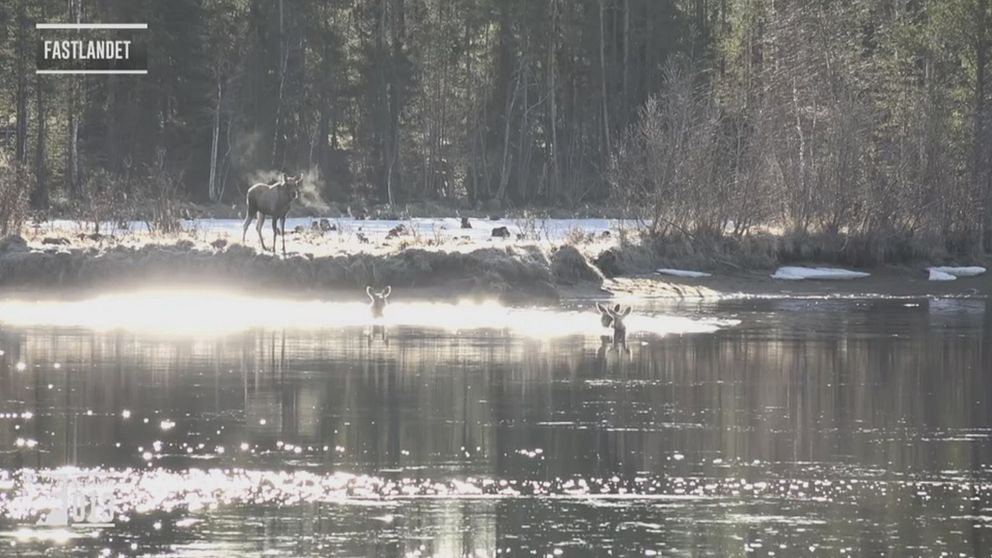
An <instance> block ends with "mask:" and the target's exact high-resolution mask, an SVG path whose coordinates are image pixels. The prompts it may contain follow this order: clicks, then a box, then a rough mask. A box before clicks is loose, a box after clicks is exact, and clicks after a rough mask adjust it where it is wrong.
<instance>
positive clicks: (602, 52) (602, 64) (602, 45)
mask: <svg viewBox="0 0 992 558" xmlns="http://www.w3.org/2000/svg"><path fill="white" fill-rule="evenodd" d="M605 19H606V0H599V73H600V76H601V78H602V80H601V82H602V83H601V85H602V93H603V147H604V148H605V153H603V157H604V160H606V158H608V157H609V156H610V153H612V152H613V147H612V146H611V145H610V102H609V96H608V94H607V83H606V82H607V75H606V24H605V21H604V20H605Z"/></svg>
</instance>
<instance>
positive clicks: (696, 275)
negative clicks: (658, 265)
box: [655, 268, 711, 279]
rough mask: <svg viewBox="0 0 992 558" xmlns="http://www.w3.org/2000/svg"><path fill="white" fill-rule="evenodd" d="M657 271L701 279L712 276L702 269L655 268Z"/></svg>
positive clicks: (662, 273)
mask: <svg viewBox="0 0 992 558" xmlns="http://www.w3.org/2000/svg"><path fill="white" fill-rule="evenodd" d="M655 273H659V274H661V275H671V276H673V277H686V278H689V279H699V278H701V277H710V276H711V274H709V273H704V272H702V271H688V270H685V269H667V268H662V269H657V270H655Z"/></svg>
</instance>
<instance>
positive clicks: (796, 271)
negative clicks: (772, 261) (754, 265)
mask: <svg viewBox="0 0 992 558" xmlns="http://www.w3.org/2000/svg"><path fill="white" fill-rule="evenodd" d="M870 275H871V274H870V273H864V272H861V271H849V270H847V269H840V268H834V267H795V266H785V267H780V268H778V270H777V271H775V273H774V274H772V279H786V280H789V281H799V280H802V279H820V280H822V279H832V280H839V279H862V278H864V277H868V276H870Z"/></svg>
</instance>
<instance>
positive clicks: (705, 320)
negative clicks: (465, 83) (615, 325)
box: [0, 295, 992, 556]
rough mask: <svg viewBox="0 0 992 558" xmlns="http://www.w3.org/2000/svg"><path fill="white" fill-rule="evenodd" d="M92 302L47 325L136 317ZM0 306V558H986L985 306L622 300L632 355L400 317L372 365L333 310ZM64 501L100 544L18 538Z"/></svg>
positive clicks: (590, 332) (590, 336) (503, 316)
mask: <svg viewBox="0 0 992 558" xmlns="http://www.w3.org/2000/svg"><path fill="white" fill-rule="evenodd" d="M146 299H147V298H146ZM105 300H110V301H112V304H111V303H106V304H111V305H110V306H102V307H101V306H99V305H97V306H93V304H95V303H94V302H93V300H85V301H79V302H78V304H84V305H86V304H89V305H90V306H83V307H81V308H83V309H84V310H85V311H79V312H77V311H72V312H68V315H72V314H74V313H78V314H81V315H93V314H107V315H109V314H110V313H111V312H109V309H111V308H114V307H115V306H114V305H117V306H118V307H119V306H120V305H124V306H128V305H130V306H131V307H132V308H134V310H135V312H134V313H135V314H142V313H148V312H152V311H153V310H154V308H152V307H148V308H143V307H139V306H135V305H136V304H138V302H137V300H136V299H127V298H126V297H122V296H121V295H117V296H116V297H108V299H105ZM197 302H199V303H200V304H206V299H202V300H200V299H198V300H197ZM170 303H172V304H177V303H178V301H175V300H172V301H170ZM11 304H14V303H13V302H11V301H8V302H6V303H4V305H0V316H2V318H0V319H2V320H3V323H0V350H2V351H3V354H2V355H0V549H3V548H11V549H15V548H16V550H17V552H18V553H20V555H22V556H33V555H43V554H44V553H45V552H46V549H48V548H49V547H51V546H52V545H56V546H55V548H57V549H59V552H63V553H65V554H66V555H81V556H89V555H93V554H97V553H99V552H100V551H101V550H102V549H110V550H111V551H112V552H113V553H114V554H115V555H116V554H117V553H121V554H124V555H174V554H179V553H190V554H197V553H198V554H200V555H204V556H215V555H221V554H224V553H227V554H236V555H241V554H256V555H257V554H266V555H275V556H281V555H284V556H298V555H341V554H347V555H386V556H406V555H418V553H419V555H423V556H428V555H435V556H442V555H458V556H460V555H486V556H488V555H496V554H506V555H530V554H531V553H532V552H533V553H534V554H535V555H539V556H545V555H549V554H550V555H552V556H555V555H564V556H573V555H597V554H601V553H602V552H603V549H605V548H610V549H612V550H613V553H614V555H652V553H657V554H658V555H682V554H690V555H696V554H715V555H754V556H796V555H831V556H833V555H853V556H857V555H868V554H878V553H879V552H882V553H885V552H886V549H888V548H890V547H891V548H893V549H895V554H896V555H901V554H912V555H940V554H941V553H944V552H947V553H949V555H952V556H959V555H965V556H984V555H988V553H989V552H990V550H992V533H990V532H989V529H990V528H992V512H990V510H992V465H990V464H992V444H990V442H992V420H990V419H992V416H990V415H992V404H990V402H992V397H990V396H992V380H990V379H989V378H988V374H987V371H988V370H992V351H990V350H989V347H990V346H992V316H990V313H989V312H988V302H987V301H986V300H983V299H933V300H928V299H899V300H883V299H877V300H864V299H844V300H829V299H824V300H819V299H805V300H736V301H729V300H728V301H721V302H716V303H712V304H700V305H695V304H694V305H681V306H665V305H658V306H656V307H653V308H652V307H643V306H642V307H637V308H636V309H635V314H634V316H639V317H641V319H642V320H643V321H640V322H632V327H633V329H634V331H632V332H631V333H630V334H629V335H631V337H632V338H633V339H634V342H632V343H630V349H631V351H630V354H629V355H626V354H624V353H623V352H622V351H615V350H612V349H611V348H610V347H608V346H603V345H602V344H601V343H600V340H599V339H598V334H599V333H601V332H602V331H601V330H599V329H598V326H596V324H598V316H597V315H596V314H595V312H594V311H593V310H591V309H590V308H588V307H586V306H584V305H580V306H576V307H574V308H570V309H567V310H556V309H530V310H526V309H505V308H502V307H498V306H495V305H493V306H492V307H486V306H484V305H483V308H488V310H486V312H488V311H492V312H493V314H492V316H491V317H489V318H485V316H486V313H485V312H480V311H478V310H479V309H478V308H474V307H471V306H466V309H462V308H461V306H460V305H424V306H418V305H414V304H411V305H402V304H397V305H393V306H390V307H389V312H390V313H391V315H392V319H393V321H392V322H391V323H388V324H387V329H389V332H390V336H389V344H388V345H386V344H385V343H384V342H383V341H382V340H381V339H379V338H374V339H373V340H372V342H371V344H370V343H369V339H368V336H367V333H368V329H369V328H368V327H367V321H362V320H360V319H359V313H360V312H361V311H363V310H364V311H365V312H367V308H365V307H364V306H363V305H362V304H361V303H357V302H356V303H347V304H345V303H325V304H327V306H320V305H317V306H315V307H314V309H313V310H312V315H311V314H308V313H307V312H308V311H307V310H306V309H305V308H306V307H307V304H306V303H303V302H299V303H298V304H300V306H299V307H291V308H290V310H289V311H288V312H287V314H288V315H295V316H298V318H297V319H298V320H300V321H301V322H302V324H300V323H297V324H296V325H287V324H286V323H283V322H277V323H276V324H275V325H269V326H265V324H262V323H259V322H250V327H236V328H230V329H224V328H222V329H221V330H220V332H215V333H214V334H212V335H206V333H205V332H206V330H207V329H209V328H206V327H204V328H203V329H204V333H203V334H194V335H188V334H187V335H175V334H174V333H170V331H169V329H168V328H164V329H161V328H160V329H155V328H142V327H137V326H140V323H134V322H131V323H120V322H114V321H113V320H109V319H105V323H104V324H103V326H102V327H96V325H95V324H94V323H92V322H91V323H84V322H83V321H81V320H75V319H73V320H66V321H62V322H54V323H55V324H57V325H53V323H51V322H46V320H48V319H54V318H56V317H58V315H59V314H58V313H57V312H56V311H55V310H54V309H52V310H51V312H50V313H49V314H44V316H46V317H45V318H44V319H42V318H41V317H40V316H42V315H43V314H39V313H36V314H35V318H36V319H34V320H27V319H24V320H21V321H16V320H13V319H12V318H11V316H16V315H17V312H15V310H16V308H15V307H14V306H11ZM31 304H32V305H34V304H35V303H33V302H32V303H31ZM52 304H54V303H52ZM225 304H226V303H225ZM292 304H297V303H292ZM156 305H157V306H159V307H161V306H163V304H162V303H161V301H159V302H158V303H156ZM232 305H237V300H232ZM164 306H169V305H168V304H166V305H164ZM31 308H34V310H32V311H33V312H36V311H37V308H38V307H37V306H31ZM68 308H70V307H66V306H63V307H61V309H62V310H63V311H65V310H67V309H68ZM467 308H474V310H476V311H475V312H474V313H472V312H469V310H468V309H467ZM184 310H185V309H184ZM325 310H328V311H330V310H333V311H334V313H336V314H337V315H339V316H340V320H341V321H340V322H339V324H338V325H330V324H325V323H322V322H318V321H317V320H318V319H323V318H320V317H321V316H323V315H324V314H325V313H326V312H324V311H325ZM46 311H47V310H46ZM446 312H447V315H446V314H445V313H446ZM176 313H177V314H181V312H178V311H177V312H176ZM160 314H161V312H160ZM204 314H208V312H205V313H204ZM348 316H353V317H354V319H352V318H348ZM473 316H474V317H476V318H477V319H479V320H481V322H480V323H483V324H486V325H485V326H484V327H467V326H466V325H465V323H467V322H468V321H469V320H470V319H471V318H472V317H473ZM480 316H482V317H481V318H480ZM634 316H632V318H633V317H634ZM237 318H239V319H242V318H243V319H249V317H248V315H247V313H245V314H237ZM198 319H199V316H198ZM210 319H211V318H210V317H209V316H206V315H204V316H203V320H205V321H206V322H205V323H209V320H210ZM486 320H489V321H486ZM655 320H657V321H655ZM682 320H685V321H684V322H683V321H682ZM445 321H447V325H442V326H438V325H437V323H436V322H445ZM312 322H315V323H312ZM431 322H435V323H434V324H432V323H431ZM573 322H575V323H579V322H582V323H583V324H584V323H585V322H591V323H592V324H593V327H592V328H591V329H590V328H588V327H587V326H586V325H582V326H581V327H580V326H572V325H570V324H572V323H573ZM521 323H523V324H525V325H522V326H521V325H517V324H521ZM563 324H565V325H563ZM673 324H675V325H673ZM687 324H688V325H687ZM693 324H696V325H698V324H702V325H701V326H699V327H696V326H695V325H693ZM193 325H194V326H195V324H193ZM214 325H217V324H214ZM220 325H223V324H220ZM689 325H693V327H694V328H695V329H693V328H691V327H689ZM132 326H136V327H132ZM663 326H664V327H663ZM666 327H667V328H668V330H666V331H661V332H659V331H657V330H659V329H664V328H666ZM542 328H543V329H544V330H546V332H545V334H541V333H540V331H541V329H542ZM675 329H679V331H675ZM195 331H196V330H195V329H194V332H195ZM549 332H554V334H550V333H549ZM663 333H668V334H667V335H665V334H663ZM66 492H71V493H72V494H76V495H83V497H84V499H93V498H95V499H97V500H100V499H101V498H103V499H105V500H106V501H107V502H108V503H109V506H110V507H111V508H112V511H113V516H114V521H112V522H110V524H109V526H105V527H98V528H90V527H86V526H78V525H76V526H72V525H70V526H68V527H44V526H39V525H36V522H37V520H38V519H42V518H46V517H47V516H48V515H49V514H51V513H52V509H53V508H57V507H58V503H59V502H61V501H63V500H64V499H65V494H66ZM101 495H103V496H101ZM2 552H3V551H0V554H2Z"/></svg>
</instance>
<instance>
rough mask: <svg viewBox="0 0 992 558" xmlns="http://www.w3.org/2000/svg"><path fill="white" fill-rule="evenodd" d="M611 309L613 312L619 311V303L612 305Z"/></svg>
mask: <svg viewBox="0 0 992 558" xmlns="http://www.w3.org/2000/svg"><path fill="white" fill-rule="evenodd" d="M613 311H614V312H620V305H619V304H617V305H616V306H614V307H613Z"/></svg>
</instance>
